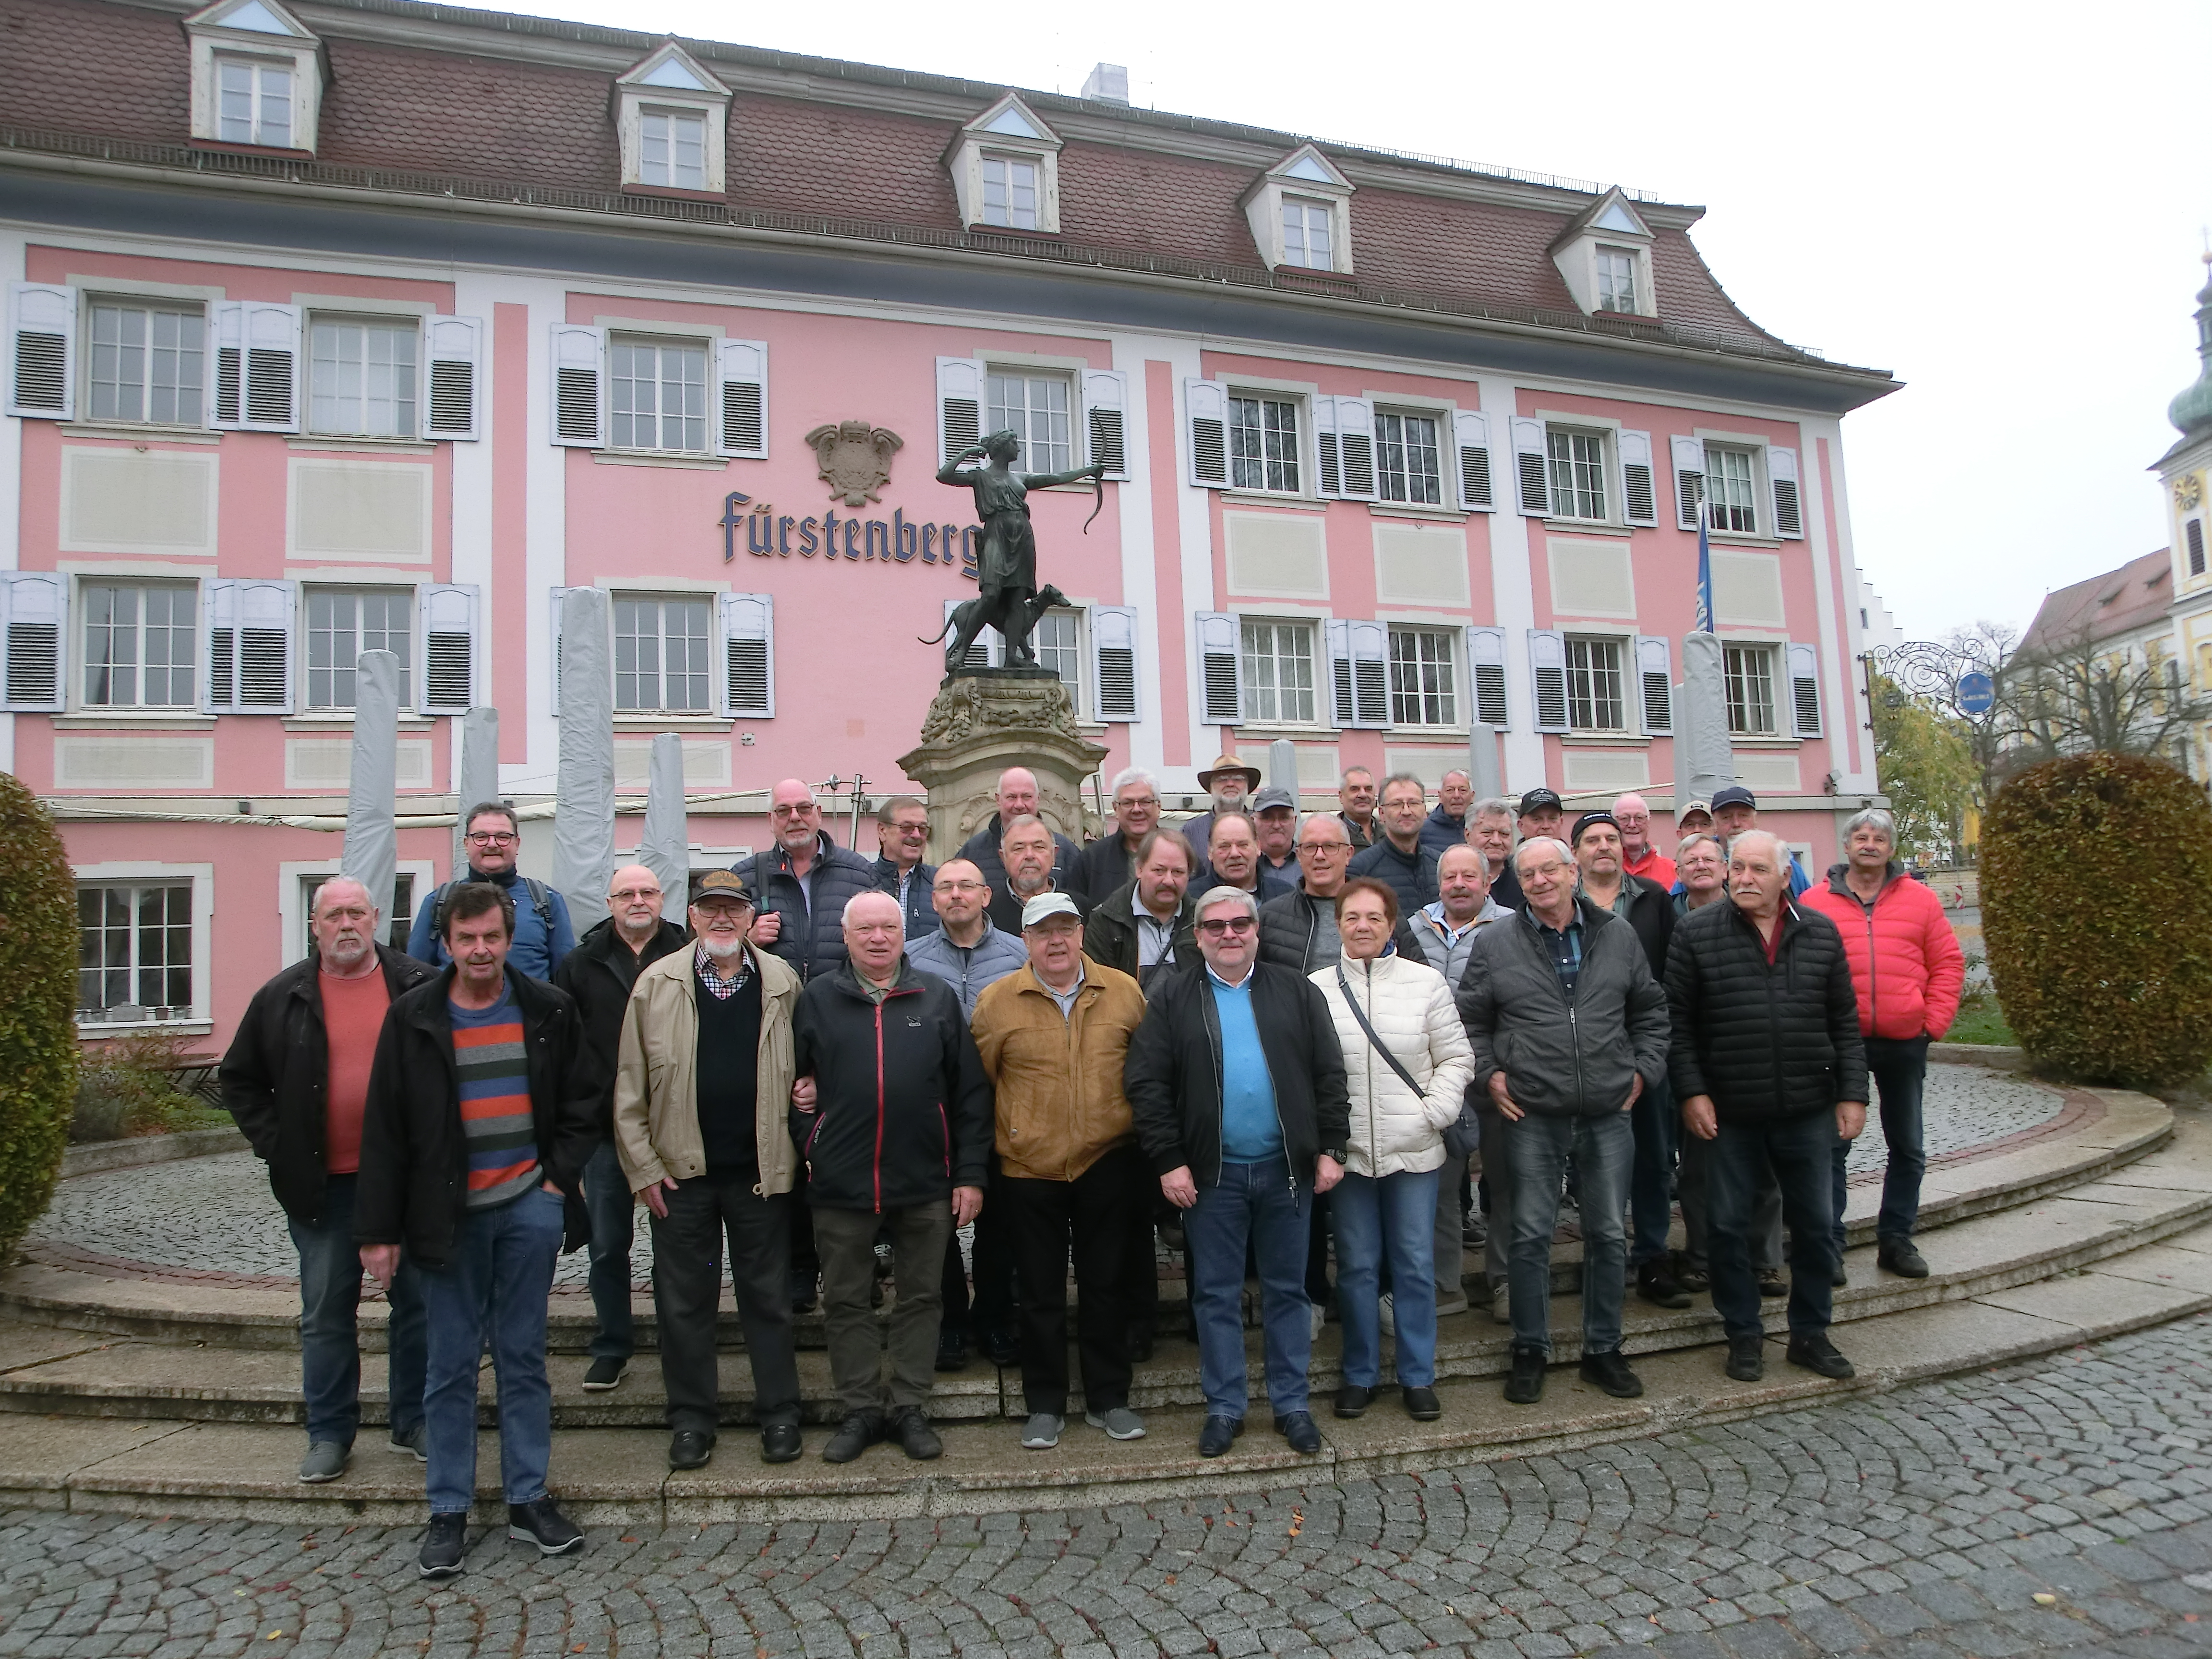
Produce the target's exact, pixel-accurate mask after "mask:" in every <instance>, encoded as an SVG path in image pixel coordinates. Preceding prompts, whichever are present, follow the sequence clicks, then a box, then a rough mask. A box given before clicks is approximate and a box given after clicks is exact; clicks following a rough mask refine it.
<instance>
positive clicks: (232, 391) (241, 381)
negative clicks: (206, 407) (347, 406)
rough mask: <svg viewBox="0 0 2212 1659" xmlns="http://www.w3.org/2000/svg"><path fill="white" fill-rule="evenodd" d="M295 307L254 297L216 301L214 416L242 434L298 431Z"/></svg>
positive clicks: (297, 320) (298, 317)
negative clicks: (250, 298)
mask: <svg viewBox="0 0 2212 1659" xmlns="http://www.w3.org/2000/svg"><path fill="white" fill-rule="evenodd" d="M300 324H301V313H300V307H297V306H283V305H270V304H264V302H262V301H258V300H219V301H216V305H215V419H214V420H213V421H212V422H210V425H214V426H218V427H222V428H226V429H234V430H238V431H244V432H296V431H298V430H299V429H300Z"/></svg>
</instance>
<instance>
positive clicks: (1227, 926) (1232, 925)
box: [1198, 916, 1260, 939]
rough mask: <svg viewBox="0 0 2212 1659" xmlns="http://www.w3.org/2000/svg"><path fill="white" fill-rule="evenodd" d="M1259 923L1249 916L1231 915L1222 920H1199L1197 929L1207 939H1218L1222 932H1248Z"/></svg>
mask: <svg viewBox="0 0 2212 1659" xmlns="http://www.w3.org/2000/svg"><path fill="white" fill-rule="evenodd" d="M1259 925H1260V924H1259V923H1258V922H1256V921H1254V920H1253V919H1252V918H1251V917H1249V916H1231V917H1229V918H1228V919H1227V920H1226V921H1201V922H1200V923H1199V924H1198V931H1199V932H1200V933H1203V934H1205V935H1206V938H1208V939H1219V938H1220V937H1221V936H1222V935H1223V934H1224V933H1250V932H1251V931H1252V930H1253V929H1254V928H1255V927H1258V926H1259Z"/></svg>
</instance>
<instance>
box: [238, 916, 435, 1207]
mask: <svg viewBox="0 0 2212 1659" xmlns="http://www.w3.org/2000/svg"><path fill="white" fill-rule="evenodd" d="M376 964H377V968H378V969H379V971H380V972H381V973H382V974H383V975H384V987H385V990H386V993H388V994H389V995H390V996H391V998H392V1001H394V1002H397V1001H398V1000H399V999H400V998H401V997H402V996H403V995H404V994H406V993H407V992H409V991H411V990H413V989H414V988H415V987H416V986H418V985H422V984H425V983H427V982H428V981H431V980H434V979H435V978H437V976H438V970H437V969H435V968H430V967H426V966H425V965H424V964H422V963H419V962H417V961H416V960H415V959H414V958H413V957H404V956H402V955H400V954H399V952H398V951H394V950H392V949H391V948H390V947H389V946H386V945H378V946H377V947H376ZM322 980H323V975H322V961H321V959H320V958H319V957H317V956H316V955H315V954H314V952H313V951H309V952H308V953H307V960H306V961H305V962H295V963H293V964H292V965H291V966H290V967H289V968H287V969H285V970H284V971H283V973H281V974H279V975H276V977H275V978H274V979H272V980H270V981H269V982H268V983H267V984H265V985H264V986H263V987H261V988H260V989H259V990H258V991H256V992H255V993H254V994H253V1000H252V1001H251V1002H249V1003H247V1004H246V1012H245V1014H244V1016H243V1017H242V1018H240V1020H239V1022H238V1030H237V1032H236V1034H235V1035H234V1036H232V1038H231V1040H230V1047H229V1048H228V1050H226V1051H225V1052H224V1054H223V1057H222V1069H221V1070H220V1071H219V1072H218V1073H216V1076H217V1078H218V1079H219V1080H220V1082H221V1085H222V1104H223V1109H224V1110H226V1111H228V1113H229V1114H230V1115H231V1116H233V1117H234V1118H235V1119H237V1120H238V1127H239V1129H240V1132H241V1133H243V1134H244V1135H245V1136H246V1139H247V1140H248V1141H249V1142H251V1143H252V1146H253V1155H254V1157H256V1158H259V1159H260V1160H261V1161H262V1162H263V1163H264V1164H267V1165H268V1166H269V1187H270V1191H272V1192H274V1193H275V1194H276V1201H277V1202H278V1203H279V1204H281V1205H283V1206H284V1213H285V1214H287V1215H289V1216H290V1217H291V1218H293V1219H294V1220H295V1221H300V1222H304V1223H305V1224H307V1225H309V1226H313V1225H315V1224H316V1223H318V1222H319V1221H320V1220H321V1219H322V1218H323V1191H324V1184H325V1182H327V1181H328V1180H329V1178H330V1171H329V1170H327V1169H325V1167H324V1158H325V1152H326V1148H325V1145H324V1134H325V1131H326V1129H327V1128H328V1127H329V1115H330V1103H329V1094H328V1090H329V1085H330V1078H331V1048H330V1030H329V1028H328V1027H327V1026H326V1025H325V1024H324V1023H323V989H322Z"/></svg>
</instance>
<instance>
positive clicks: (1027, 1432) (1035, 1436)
mask: <svg viewBox="0 0 2212 1659" xmlns="http://www.w3.org/2000/svg"><path fill="white" fill-rule="evenodd" d="M1065 1427H1066V1424H1065V1423H1063V1422H1062V1421H1061V1420H1060V1419H1059V1418H1057V1417H1054V1415H1053V1414H1052V1413H1050V1412H1038V1413H1036V1414H1035V1415H1034V1416H1032V1417H1031V1418H1030V1420H1029V1421H1028V1423H1027V1424H1025V1425H1023V1428H1022V1449H1023V1450H1024V1451H1050V1450H1051V1449H1053V1448H1054V1446H1057V1445H1058V1444H1059V1443H1060V1430H1061V1429H1063V1428H1065Z"/></svg>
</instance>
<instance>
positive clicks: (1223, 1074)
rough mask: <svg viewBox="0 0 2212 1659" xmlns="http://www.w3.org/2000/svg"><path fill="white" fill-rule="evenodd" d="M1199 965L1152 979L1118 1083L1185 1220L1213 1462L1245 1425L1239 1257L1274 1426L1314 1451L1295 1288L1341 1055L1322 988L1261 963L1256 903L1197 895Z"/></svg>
mask: <svg viewBox="0 0 2212 1659" xmlns="http://www.w3.org/2000/svg"><path fill="white" fill-rule="evenodd" d="M1197 909H1198V924H1197V939H1198V949H1199V954H1200V956H1201V957H1204V959H1205V961H1204V965H1203V966H1202V967H1199V968H1194V969H1191V970H1190V971H1188V972H1185V973H1178V974H1173V975H1168V976H1166V977H1165V978H1164V979H1161V980H1159V981H1156V982H1155V984H1154V985H1153V987H1152V989H1151V991H1150V993H1149V1002H1148V1005H1147V1006H1146V1011H1145V1018H1144V1022H1143V1023H1142V1024H1140V1025H1139V1027H1138V1028H1137V1035H1136V1036H1135V1037H1134V1038H1133V1039H1132V1041H1131V1042H1130V1045H1129V1058H1128V1060H1127V1064H1126V1065H1125V1066H1124V1067H1123V1069H1122V1082H1123V1086H1124V1089H1125V1091H1126V1092H1127V1095H1128V1097H1129V1104H1130V1109H1131V1111H1132V1114H1133V1117H1134V1120H1135V1122H1136V1126H1137V1136H1138V1139H1139V1142H1140V1143H1141V1144H1142V1146H1143V1147H1144V1150H1145V1155H1146V1158H1149V1159H1150V1160H1151V1163H1152V1172H1153V1173H1154V1174H1155V1175H1156V1176H1158V1178H1159V1186H1160V1192H1161V1194H1162V1195H1163V1196H1164V1197H1165V1198H1166V1199H1167V1200H1168V1202H1169V1203H1170V1204H1172V1205H1174V1206H1176V1208H1177V1209H1179V1210H1181V1211H1182V1212H1183V1215H1184V1222H1183V1231H1184V1233H1185V1236H1186V1237H1188V1239H1189V1240H1190V1302H1191V1313H1192V1316H1193V1320H1194V1322H1195V1323H1196V1325H1197V1327H1198V1345H1199V1381H1200V1386H1201V1388H1202V1389H1203V1390H1204V1392H1205V1395H1206V1423H1205V1426H1204V1427H1203V1428H1202V1429H1201V1430H1200V1434H1199V1439H1198V1450H1199V1455H1200V1456H1202V1457H1218V1456H1220V1455H1222V1454H1223V1453H1224V1452H1225V1451H1227V1450H1228V1449H1230V1447H1231V1444H1233V1443H1235V1441H1236V1438H1237V1435H1238V1434H1239V1433H1241V1432H1242V1431H1243V1426H1244V1413H1245V1408H1246V1405H1247V1396H1248V1394H1249V1380H1248V1377H1247V1374H1246V1367H1245V1360H1244V1321H1243V1290H1244V1258H1245V1250H1246V1248H1247V1246H1248V1245H1249V1247H1250V1248H1251V1250H1252V1254H1253V1256H1254V1258H1255V1261H1256V1262H1257V1263H1258V1267H1259V1274H1260V1285H1261V1325H1262V1328H1263V1329H1264V1331H1265V1346H1266V1352H1267V1398H1268V1401H1269V1404H1270V1405H1271V1406H1272V1407H1273V1413H1274V1419H1275V1430H1276V1432H1278V1433H1279V1434H1280V1435H1281V1436H1282V1437H1283V1438H1284V1440H1285V1442H1286V1443H1288V1444H1289V1446H1290V1448H1291V1450H1292V1451H1295V1452H1298V1453H1301V1454H1304V1455H1311V1454H1313V1453H1315V1452H1317V1451H1319V1450H1320V1449H1321V1431H1319V1430H1318V1429H1317V1428H1316V1426H1315V1425H1314V1420H1313V1417H1312V1414H1311V1413H1310V1411H1309V1410H1308V1407H1307V1391H1306V1368H1307V1364H1308V1362H1309V1361H1310V1358H1311V1357H1312V1352H1313V1327H1312V1323H1311V1321H1312V1304H1311V1303H1310V1301H1309V1300H1308V1298H1307V1295H1306V1287H1305V1267H1306V1251H1307V1243H1308V1239H1309V1237H1310V1232H1311V1223H1310V1215H1311V1204H1312V1199H1313V1195H1314V1194H1316V1193H1326V1192H1327V1191H1328V1189H1329V1188H1332V1187H1334V1185H1336V1183H1337V1182H1339V1181H1340V1180H1341V1179H1343V1176H1344V1158H1345V1141H1346V1137H1347V1135H1348V1133H1349V1130H1350V1121H1349V1111H1350V1107H1349V1102H1348V1099H1347V1097H1346V1091H1345V1073H1344V1053H1343V1050H1342V1049H1341V1048H1339V1047H1338V1046H1337V1041H1336V1026H1335V1023H1334V1021H1333V1020H1332V1019H1331V1018H1329V1013H1328V1003H1326V1002H1325V1001H1324V1000H1322V994H1321V991H1320V989H1319V987H1316V986H1315V985H1314V984H1313V983H1312V982H1311V981H1309V980H1306V979H1304V978H1301V977H1300V976H1299V975H1297V974H1294V973H1292V972H1291V971H1290V970H1288V969H1283V968H1279V967H1276V966H1274V965H1273V964H1272V963H1263V962H1261V961H1260V960H1259V948H1258V947H1259V931H1260V927H1259V912H1258V910H1257V908H1255V906H1254V904H1253V902H1252V896H1251V895H1250V894H1249V893H1247V892H1243V891H1242V890H1239V889H1237V888H1234V887H1217V888H1215V889H1214V890H1212V892H1210V893H1208V894H1207V895H1206V896H1205V897H1204V898H1202V899H1200V901H1199V902H1198V906H1197Z"/></svg>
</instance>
